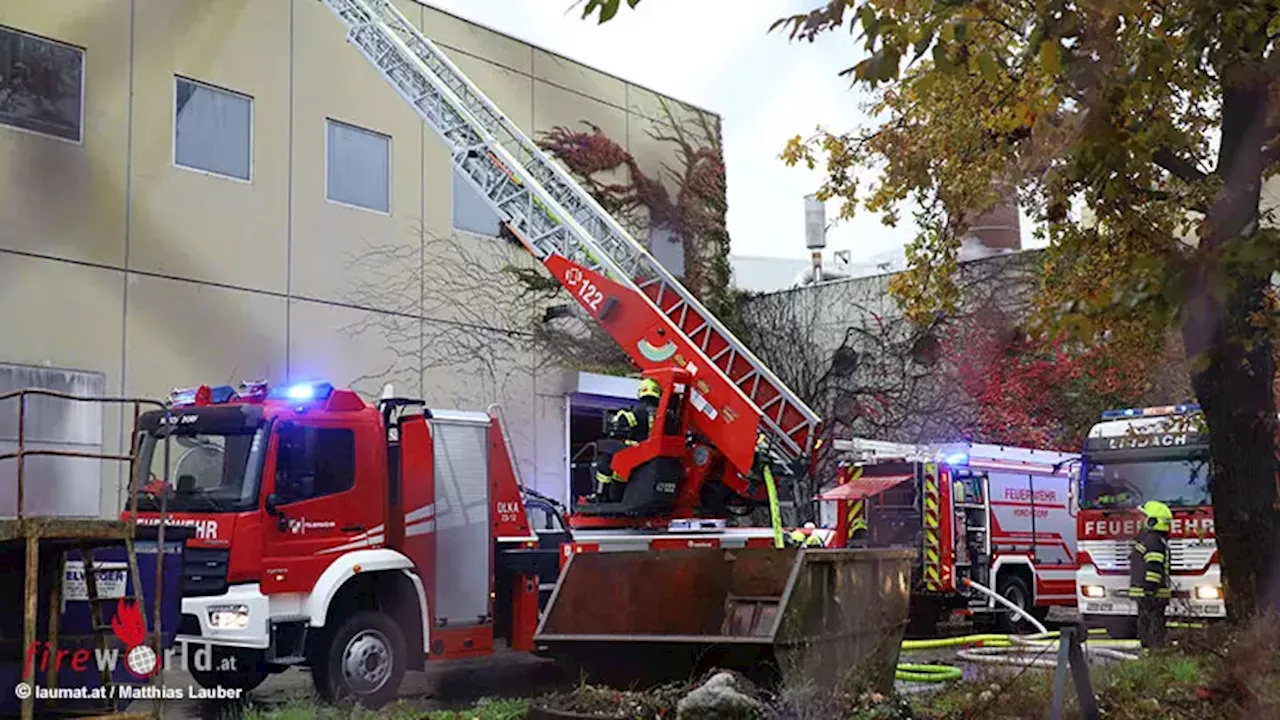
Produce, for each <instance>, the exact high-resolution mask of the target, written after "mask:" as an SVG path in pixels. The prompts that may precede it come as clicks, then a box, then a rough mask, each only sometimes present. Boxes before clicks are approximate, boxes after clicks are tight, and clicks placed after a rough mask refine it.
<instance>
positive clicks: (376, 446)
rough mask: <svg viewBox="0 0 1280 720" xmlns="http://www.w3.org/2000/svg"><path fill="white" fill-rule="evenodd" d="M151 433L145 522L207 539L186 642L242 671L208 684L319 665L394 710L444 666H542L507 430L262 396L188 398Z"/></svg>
mask: <svg viewBox="0 0 1280 720" xmlns="http://www.w3.org/2000/svg"><path fill="white" fill-rule="evenodd" d="M139 431H140V432H139V442H140V443H141V445H140V446H139V458H140V462H139V467H140V468H141V472H146V473H148V474H147V476H145V477H144V478H140V480H149V482H146V484H145V485H144V486H143V487H142V490H140V496H139V503H138V507H139V514H140V518H139V519H140V522H142V523H148V522H150V523H155V522H157V519H158V515H157V513H158V512H159V510H160V508H161V507H162V505H163V506H164V507H166V508H167V509H168V511H169V512H170V514H171V515H170V517H171V518H172V519H171V520H170V522H171V523H172V524H175V525H186V526H190V527H191V528H193V530H194V538H192V539H190V540H189V541H188V547H187V551H186V555H185V559H184V566H183V599H182V625H181V627H180V630H179V639H180V640H186V641H192V640H194V641H200V642H207V643H211V644H213V645H214V647H215V650H216V652H218V653H219V655H220V656H221V657H231V658H234V661H235V662H233V663H232V664H231V666H234V667H235V670H234V671H230V672H227V671H221V672H206V673H197V674H196V679H197V680H198V681H199V682H200V683H201V684H206V685H215V684H222V685H224V686H225V685H232V686H238V687H242V688H252V687H254V686H256V685H257V684H258V683H260V682H261V681H262V680H263V679H264V678H265V677H266V675H267V674H268V673H269V672H272V671H275V670H280V669H283V668H284V667H287V666H289V665H293V664H298V663H306V664H309V665H310V666H311V669H312V673H313V675H314V678H315V683H316V687H317V689H318V690H319V691H320V692H321V693H322V694H323V695H325V696H326V697H329V698H336V697H339V696H355V697H357V698H358V699H360V700H362V701H364V702H366V703H367V704H370V705H378V704H381V703H383V702H385V701H387V700H389V699H391V698H392V697H394V695H395V693H396V691H397V689H398V686H399V683H400V679H401V676H402V675H403V673H404V671H405V669H406V668H410V667H421V662H422V660H423V659H424V658H425V657H426V655H428V654H430V655H432V656H438V657H444V658H449V657H468V656H474V655H482V654H486V653H488V652H491V651H492V649H493V647H494V642H495V641H497V640H502V641H505V643H506V644H507V645H509V646H510V647H513V648H516V649H531V648H532V645H531V641H532V636H533V631H534V626H535V624H536V621H537V612H538V607H537V598H538V594H537V568H536V567H535V566H533V565H530V564H528V563H526V564H525V566H524V567H519V564H520V561H521V560H523V559H524V558H523V557H522V555H521V551H522V550H525V549H528V548H530V547H531V546H530V543H531V542H533V541H534V540H535V539H536V538H535V537H534V536H533V535H532V533H530V531H529V527H528V524H527V521H526V516H525V511H524V507H523V504H522V500H521V495H520V492H519V489H518V486H517V482H516V478H515V474H514V471H513V465H512V463H511V461H510V455H509V454H508V452H507V448H508V444H507V440H506V438H505V437H504V433H503V430H502V428H501V426H500V425H499V423H498V421H497V419H496V417H494V416H491V415H488V414H485V413H475V412H458V411H440V410H429V409H427V408H425V407H424V406H423V404H422V403H421V402H419V401H413V400H405V399H399V398H394V397H387V398H384V399H383V400H382V401H381V402H380V403H379V404H378V405H377V406H374V405H370V404H368V403H366V402H365V401H364V400H362V399H361V398H360V397H359V396H358V395H356V394H355V393H354V392H352V391H350V390H343V389H336V388H334V387H333V386H332V385H330V384H328V383H307V384H298V385H293V386H289V387H284V388H277V389H269V388H267V387H266V385H265V384H264V383H254V384H246V385H243V386H241V387H240V388H239V390H235V389H233V388H231V387H229V386H221V387H212V388H211V387H208V386H201V387H199V388H196V389H192V390H188V391H176V392H175V396H174V397H173V398H172V406H171V409H170V410H169V411H167V412H166V411H159V410H157V411H153V412H150V413H147V414H144V415H143V416H141V418H140V420H139ZM166 479H167V480H168V482H166ZM551 560H552V561H553V562H554V555H553V556H552V558H551ZM498 598H501V599H500V600H499V599H498ZM212 665H213V667H225V666H227V665H224V664H223V663H221V662H215V663H213V664H212Z"/></svg>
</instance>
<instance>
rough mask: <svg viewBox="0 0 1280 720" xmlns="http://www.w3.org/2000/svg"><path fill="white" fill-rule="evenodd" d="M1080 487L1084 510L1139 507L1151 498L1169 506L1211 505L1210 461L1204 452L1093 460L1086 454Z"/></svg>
mask: <svg viewBox="0 0 1280 720" xmlns="http://www.w3.org/2000/svg"><path fill="white" fill-rule="evenodd" d="M1084 462H1085V467H1084V472H1083V473H1082V477H1083V480H1082V481H1081V487H1080V507H1081V509H1084V510H1106V509H1109V508H1116V509H1130V508H1137V507H1139V506H1140V505H1142V503H1144V502H1146V501H1148V500H1158V501H1160V502H1162V503H1165V504H1166V505H1169V506H1170V507H1194V506H1197V505H1208V504H1210V503H1211V502H1212V501H1211V500H1210V496H1209V462H1208V458H1207V457H1205V456H1204V455H1203V454H1199V453H1197V454H1195V455H1191V456H1187V455H1183V456H1181V457H1166V458H1144V459H1141V460H1129V461H1126V460H1123V459H1115V458H1108V459H1107V462H1096V461H1094V462H1090V460H1089V458H1088V456H1086V457H1085V461H1084Z"/></svg>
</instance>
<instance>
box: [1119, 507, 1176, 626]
mask: <svg viewBox="0 0 1280 720" xmlns="http://www.w3.org/2000/svg"><path fill="white" fill-rule="evenodd" d="M1141 510H1142V514H1143V516H1145V517H1146V526H1145V527H1144V528H1143V529H1142V531H1141V532H1139V533H1138V537H1137V538H1136V539H1135V540H1134V542H1133V551H1132V552H1130V553H1129V597H1131V598H1133V599H1134V600H1136V601H1137V603H1138V639H1139V640H1141V641H1142V646H1143V647H1144V648H1156V649H1158V648H1161V647H1164V622H1165V620H1164V611H1165V608H1166V607H1167V606H1168V605H1169V597H1170V595H1171V594H1172V593H1171V591H1170V587H1169V542H1168V538H1169V526H1170V525H1171V524H1172V521H1173V513H1172V512H1170V510H1169V506H1168V505H1165V504H1164V503H1162V502H1156V501H1154V500H1150V501H1148V502H1146V503H1143V505H1142V508H1141Z"/></svg>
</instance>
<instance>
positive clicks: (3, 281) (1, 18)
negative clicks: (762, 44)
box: [0, 0, 718, 510]
mask: <svg viewBox="0 0 1280 720" xmlns="http://www.w3.org/2000/svg"><path fill="white" fill-rule="evenodd" d="M397 4H398V6H399V7H400V8H401V9H402V11H404V12H405V13H406V15H407V16H408V17H409V18H410V20H411V21H412V22H414V23H417V24H419V25H420V27H422V28H423V29H424V32H425V33H426V34H427V35H428V36H429V37H431V38H433V39H435V40H436V41H438V42H439V43H440V44H441V45H442V46H443V48H444V49H445V51H446V52H448V53H449V54H450V56H451V57H452V58H453V59H454V61H455V62H456V63H457V64H458V65H459V66H460V67H461V68H462V69H463V70H464V72H466V73H468V75H469V76H470V77H471V78H472V80H473V81H474V82H476V83H477V84H478V85H479V86H480V87H481V89H482V90H484V91H485V92H486V93H488V94H489V95H490V97H491V98H492V99H493V100H494V101H495V102H496V103H497V104H498V105H499V107H501V108H502V109H503V111H504V112H505V113H506V114H507V115H508V116H509V117H511V118H512V119H513V120H514V121H515V122H516V123H517V124H518V125H519V126H520V127H521V128H523V129H524V130H525V131H526V132H532V133H539V132H544V131H547V130H550V129H551V128H552V127H554V126H556V125H577V124H578V123H580V122H581V121H583V120H588V121H591V122H593V123H596V124H598V125H600V126H601V127H602V128H604V129H605V130H606V132H608V133H609V134H610V135H611V136H613V137H614V138H615V139H616V140H618V141H619V142H620V143H622V144H624V145H625V146H627V147H628V148H629V149H630V150H631V151H632V152H633V153H635V154H636V155H637V156H638V157H639V159H640V160H641V163H642V164H643V165H644V166H645V167H646V169H647V170H650V171H651V172H654V173H655V174H656V170H657V168H658V166H659V165H660V164H661V163H662V162H670V161H672V160H673V159H674V157H673V155H672V154H671V148H670V147H669V146H664V145H662V144H660V143H654V142H653V141H651V140H649V139H648V138H647V136H646V135H645V132H644V131H645V129H646V128H648V127H650V126H651V123H652V122H653V121H654V120H655V119H658V118H660V107H659V106H658V103H657V96H656V95H655V94H654V93H652V92H651V91H648V90H645V89H643V88H639V87H637V86H634V85H632V84H629V83H627V82H625V81H623V80H621V79H618V78H615V77H611V76H608V75H605V74H602V73H599V72H597V71H595V70H592V69H590V68H587V67H585V66H583V65H581V64H578V63H575V62H572V61H569V60H566V59H564V58H562V57H560V56H557V55H555V54H553V53H550V52H547V51H544V50H541V49H537V48H533V47H531V46H529V45H527V44H525V43H523V42H521V41H519V40H516V39H513V38H509V37H506V36H502V35H499V34H497V33H495V32H493V31H490V30H487V29H485V28H481V27H478V26H475V25H472V24H470V23H467V22H465V21H462V20H460V19H458V18H455V17H452V16H450V15H447V14H445V13H443V12H440V11H437V10H434V9H431V8H429V7H425V6H422V5H419V4H418V3H416V2H414V1H413V0H398V3H397ZM0 25H3V26H5V27H7V28H9V29H13V30H18V31H21V32H25V33H31V34H34V35H38V36H43V37H46V38H49V39H52V40H56V41H59V42H62V43H66V44H70V45H74V46H76V47H78V48H81V49H83V50H84V52H85V58H86V59H85V62H84V66H83V68H84V69H83V72H84V79H85V82H84V102H83V123H82V137H81V138H80V140H79V141H78V142H76V141H68V140H65V139H57V138H53V137H50V136H48V135H45V134H40V133H37V132H29V131H25V130H18V129H14V128H12V127H10V126H8V125H4V124H0V299H3V301H4V306H3V307H4V310H5V312H3V313H0V331H2V332H3V335H0V336H2V337H5V338H6V342H5V343H3V344H0V362H11V363H19V364H33V365H34V364H43V365H47V366H52V367H63V368H73V369H79V370H89V371H95V372H101V373H104V374H105V376H106V378H107V388H108V391H109V392H112V393H123V394H129V395H143V396H163V395H165V394H167V392H168V390H169V389H170V388H172V387H174V386H178V385H189V384H196V383H200V382H209V383H222V382H233V383H234V382H238V381H239V380H241V379H258V378H267V379H268V380H271V381H274V382H284V381H287V380H290V379H295V380H296V379H306V378H326V379H329V380H331V381H333V382H334V383H335V384H343V385H351V386H353V387H355V388H356V389H358V390H359V391H360V392H362V393H365V394H366V395H369V396H374V395H376V394H377V393H378V392H379V391H380V389H381V387H382V384H383V383H385V382H393V383H395V384H396V386H397V389H398V390H399V391H401V392H402V393H405V394H421V395H422V396H424V397H426V398H427V399H428V400H429V401H430V402H432V403H438V404H443V405H453V406H461V407H467V408H477V409H479V408H483V407H484V406H485V405H487V404H489V403H492V402H501V403H502V404H503V405H504V410H505V413H506V415H507V419H508V422H509V423H510V425H511V426H512V435H513V442H514V444H515V445H516V454H517V456H518V459H519V461H520V464H521V471H522V473H523V474H524V475H525V477H526V478H527V479H529V480H530V481H532V482H534V483H535V484H536V485H537V486H538V487H540V488H542V489H544V490H545V491H547V492H551V493H554V494H556V495H560V494H562V493H563V489H564V477H563V475H564V470H563V469H564V462H565V458H564V453H565V448H564V444H565V443H564V438H563V435H564V429H563V428H564V419H563V413H564V402H563V397H562V396H563V393H564V389H563V388H561V387H560V386H559V382H560V378H561V377H562V376H563V373H562V371H561V369H559V368H551V367H546V366H545V364H544V363H541V362H539V359H538V358H536V357H534V356H533V355H532V354H531V352H530V349H529V347H528V344H527V338H526V337H525V336H524V335H522V334H521V332H520V331H521V330H522V329H523V328H524V327H527V324H528V323H529V322H530V321H531V318H530V317H529V313H528V311H526V310H524V309H520V308H515V309H513V306H512V305H511V304H510V303H509V302H508V301H509V299H510V293H511V292H512V286H511V285H510V279H509V278H504V277H503V274H502V273H500V272H499V271H500V270H501V268H502V267H504V266H505V265H507V264H511V263H515V264H521V265H525V266H532V262H531V260H530V258H528V257H527V256H526V255H525V254H524V253H523V251H521V250H519V248H513V247H511V246H510V245H508V244H506V243H504V242H502V241H499V240H495V239H493V238H488V237H482V236H476V235H472V234H469V233H457V232H454V231H453V229H452V228H453V221H452V207H453V199H452V175H451V168H450V165H449V158H448V156H447V153H446V152H445V150H444V146H443V144H442V143H441V142H440V141H439V139H438V138H437V137H436V136H435V135H434V133H432V132H431V131H430V130H429V129H427V128H425V127H423V126H422V124H421V122H420V121H419V119H418V118H417V116H416V115H415V114H414V113H413V112H412V111H411V110H410V109H409V108H408V106H407V105H406V104H405V103H404V102H403V101H402V100H401V99H400V98H399V96H398V95H396V94H395V93H394V92H393V91H392V90H391V89H390V88H389V87H388V86H386V84H385V83H384V81H383V80H382V79H381V78H380V77H379V76H378V75H377V73H376V72H375V71H374V70H373V69H372V68H371V67H370V66H369V65H368V64H367V63H366V62H365V60H364V58H363V57H361V56H360V55H359V53H358V52H357V51H356V50H355V49H354V48H351V47H350V46H348V45H347V44H346V43H345V39H344V36H343V28H342V27H341V25H340V24H339V23H338V22H337V20H336V19H335V18H333V17H332V16H331V15H330V13H329V11H328V10H327V9H326V8H325V7H324V6H323V5H321V4H320V3H317V2H315V1H314V0H220V1H219V2H217V3H210V2H207V0H41V2H30V0H0ZM175 75H179V76H182V77H184V78H188V79H190V80H194V81H197V82H200V83H204V84H207V85H211V86H215V87H219V88H224V89H226V90H230V91H233V92H235V93H239V94H241V95H245V96H249V97H250V98H252V145H251V168H252V170H251V175H250V178H249V179H248V180H240V179H233V178H229V177H225V176H219V175H216V174H210V173H206V172H200V171H195V170H191V169H188V168H184V167H180V166H178V165H177V164H176V163H175V157H174V154H175V150H174V109H175V90H174V82H175ZM0 92H2V90H0ZM130 98H132V102H130ZM681 112H693V111H692V110H683V109H682V110H681ZM326 119H333V120H337V121H340V122H343V123H347V124H351V125H355V126H358V127H360V128H363V129H366V130H371V131H375V132H377V133H380V134H383V135H386V136H389V137H390V138H391V140H390V144H391V151H390V212H385V213H384V212H375V211H370V210H366V209H362V208H357V207H352V206H348V205H343V204H339V203H335V202H331V201H329V200H327V199H326V170H327V165H326V163H327V158H326ZM713 119H714V118H713ZM717 122H718V121H717ZM504 283H506V284H504ZM107 431H108V436H109V437H110V438H111V443H112V446H113V447H118V446H119V443H120V441H121V438H122V437H123V434H124V433H123V429H122V423H121V422H120V417H119V415H118V414H117V415H115V416H113V417H111V418H110V419H109V421H108V424H107ZM113 494H114V491H113V490H104V498H110V497H113ZM110 504H111V503H108V505H110ZM109 509H110V507H108V510H109Z"/></svg>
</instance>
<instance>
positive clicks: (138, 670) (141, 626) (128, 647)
mask: <svg viewBox="0 0 1280 720" xmlns="http://www.w3.org/2000/svg"><path fill="white" fill-rule="evenodd" d="M111 630H112V632H114V633H115V634H116V637H117V638H119V639H120V642H122V643H124V648H125V650H124V652H125V660H124V666H125V669H126V670H128V671H129V672H130V673H132V674H133V675H135V676H137V677H139V678H147V677H150V676H152V675H155V674H156V673H157V672H159V671H160V663H159V662H158V661H157V658H156V654H155V651H154V650H152V649H151V648H149V647H147V646H146V645H145V644H144V643H146V641H147V623H146V620H145V619H144V618H143V616H142V608H141V607H139V606H138V603H136V602H130V603H126V602H125V601H124V598H120V599H119V600H118V601H117V602H116V614H115V617H113V618H111Z"/></svg>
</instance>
